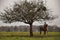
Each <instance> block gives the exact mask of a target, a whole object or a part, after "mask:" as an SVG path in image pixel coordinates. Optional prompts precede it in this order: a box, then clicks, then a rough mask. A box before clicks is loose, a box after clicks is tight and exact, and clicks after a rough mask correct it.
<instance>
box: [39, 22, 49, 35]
mask: <svg viewBox="0 0 60 40" xmlns="http://www.w3.org/2000/svg"><path fill="white" fill-rule="evenodd" d="M47 27H48V25H47V24H46V22H45V23H44V26H43V27H40V34H41V32H42V31H44V35H46V32H47Z"/></svg>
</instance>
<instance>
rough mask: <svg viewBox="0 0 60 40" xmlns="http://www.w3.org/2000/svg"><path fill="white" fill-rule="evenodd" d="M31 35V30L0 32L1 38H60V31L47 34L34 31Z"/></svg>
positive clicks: (17, 39)
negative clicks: (31, 35)
mask: <svg viewBox="0 0 60 40" xmlns="http://www.w3.org/2000/svg"><path fill="white" fill-rule="evenodd" d="M33 34H34V36H33V37H30V34H29V32H0V40H60V32H48V33H47V35H43V33H42V35H40V34H39V32H33Z"/></svg>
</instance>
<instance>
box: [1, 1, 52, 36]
mask: <svg viewBox="0 0 60 40" xmlns="http://www.w3.org/2000/svg"><path fill="white" fill-rule="evenodd" d="M4 11H5V13H3V14H2V16H1V18H2V20H3V21H4V22H5V23H7V22H9V23H11V22H15V21H20V22H24V23H26V24H29V25H30V36H33V32H32V24H33V22H34V21H40V20H49V19H53V17H51V16H49V13H48V10H47V8H46V7H45V6H44V4H43V2H40V3H39V2H37V3H36V4H34V3H33V2H27V1H24V2H23V3H20V4H17V3H15V5H14V7H13V9H8V10H4Z"/></svg>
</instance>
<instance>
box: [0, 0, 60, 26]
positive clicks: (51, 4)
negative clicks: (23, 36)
mask: <svg viewBox="0 0 60 40" xmlns="http://www.w3.org/2000/svg"><path fill="white" fill-rule="evenodd" d="M19 1H20V0H0V12H2V11H3V9H5V8H6V7H12V6H13V5H14V2H19ZM44 1H45V0H44ZM59 4H60V0H46V5H47V7H48V9H51V10H52V11H53V12H52V13H53V15H56V16H59V18H57V19H55V20H53V21H49V22H47V23H48V24H50V25H57V26H59V27H60V5H59ZM17 23H18V24H17ZM14 24H15V25H22V24H24V25H25V23H22V22H16V23H11V24H6V23H3V22H2V21H0V25H1V26H2V25H4V26H5V25H14ZM33 24H34V25H40V23H39V22H34V23H33Z"/></svg>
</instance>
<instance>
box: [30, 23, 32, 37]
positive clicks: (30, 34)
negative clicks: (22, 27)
mask: <svg viewBox="0 0 60 40" xmlns="http://www.w3.org/2000/svg"><path fill="white" fill-rule="evenodd" d="M30 36H31V37H32V36H33V31H32V24H30Z"/></svg>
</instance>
